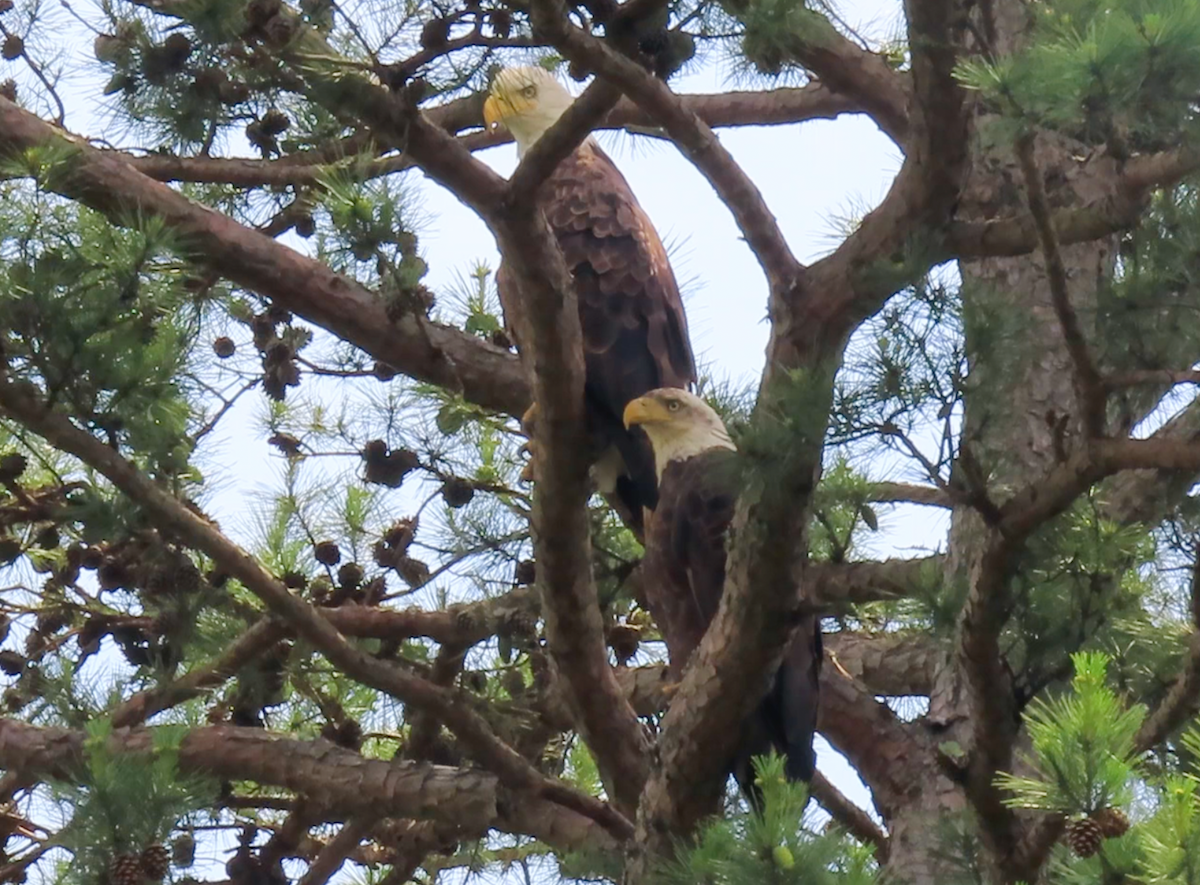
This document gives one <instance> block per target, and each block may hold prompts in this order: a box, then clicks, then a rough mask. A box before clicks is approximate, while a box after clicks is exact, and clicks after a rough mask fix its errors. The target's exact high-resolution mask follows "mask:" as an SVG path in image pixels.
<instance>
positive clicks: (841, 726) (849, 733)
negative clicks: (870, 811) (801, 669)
mask: <svg viewBox="0 0 1200 885" xmlns="http://www.w3.org/2000/svg"><path fill="white" fill-rule="evenodd" d="M827 663H828V662H827ZM817 727H818V729H819V730H820V732H821V734H822V735H823V736H824V737H825V739H826V740H828V741H829V743H830V744H831V745H833V747H834V748H835V749H836V750H838V752H840V753H842V754H843V755H845V757H846V758H847V759H849V760H850V763H851V764H852V765H853V766H854V768H855V770H856V771H857V772H858V773H859V775H860V776H861V777H862V779H863V781H865V782H866V784H867V786H868V787H870V788H871V793H872V795H873V797H874V799H875V803H876V805H877V806H878V808H879V809H880V811H881V812H882V813H883V816H884V818H885V819H888V818H891V817H893V816H894V815H896V814H898V813H902V811H903V808H904V804H905V802H906V801H907V798H908V795H909V790H910V787H911V784H910V782H909V774H908V772H910V771H912V770H919V767H918V768H915V769H914V766H920V765H921V761H922V760H923V758H924V756H925V754H927V753H928V752H929V747H928V746H927V745H926V742H925V741H923V740H921V736H920V732H919V731H918V726H916V725H910V724H905V723H903V722H901V721H900V719H899V718H897V716H896V714H895V713H893V712H892V711H891V710H890V709H888V707H887V705H886V704H882V703H880V702H879V701H877V700H875V698H874V697H873V695H872V694H871V692H870V691H869V690H867V689H866V688H865V687H864V686H862V685H859V684H858V683H856V682H855V681H854V680H852V679H848V678H847V677H846V676H845V675H843V674H842V673H841V672H839V671H838V668H836V667H832V666H826V667H824V668H823V669H822V671H821V706H820V710H819V717H818V722H817Z"/></svg>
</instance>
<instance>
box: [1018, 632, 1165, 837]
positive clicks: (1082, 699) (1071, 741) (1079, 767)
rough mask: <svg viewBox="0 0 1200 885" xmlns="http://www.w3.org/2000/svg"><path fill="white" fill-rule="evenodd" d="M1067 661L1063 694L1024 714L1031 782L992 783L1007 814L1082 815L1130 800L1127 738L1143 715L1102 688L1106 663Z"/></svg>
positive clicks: (1082, 656) (1131, 759) (1085, 658)
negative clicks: (1070, 670) (1002, 795)
mask: <svg viewBox="0 0 1200 885" xmlns="http://www.w3.org/2000/svg"><path fill="white" fill-rule="evenodd" d="M1071 661H1072V663H1073V664H1074V665H1075V677H1074V679H1073V680H1072V681H1071V691H1070V692H1069V693H1063V694H1061V695H1059V696H1057V697H1052V698H1050V699H1048V700H1043V699H1041V698H1039V699H1037V700H1035V701H1034V702H1033V703H1032V704H1031V705H1030V707H1029V709H1028V711H1027V712H1026V714H1025V725H1026V728H1027V729H1028V732H1029V738H1030V742H1031V743H1032V745H1033V752H1032V753H1031V754H1029V755H1028V756H1026V758H1025V762H1027V763H1028V764H1029V765H1030V766H1031V767H1032V768H1033V769H1034V770H1036V771H1037V773H1038V774H1037V776H1036V777H1024V776H1015V775H1012V774H1008V773H1001V774H1000V775H999V776H998V777H997V779H996V783H997V786H999V787H1000V788H1001V789H1002V790H1004V791H1006V792H1007V793H1009V794H1010V796H1009V798H1008V799H1006V800H1005V801H1006V803H1007V804H1008V805H1010V806H1012V807H1014V808H1036V809H1040V810H1042V811H1057V812H1061V813H1064V814H1068V815H1074V814H1084V815H1086V814H1091V813H1093V812H1096V811H1099V810H1102V809H1105V808H1109V807H1113V806H1121V805H1125V804H1127V803H1128V802H1129V800H1130V799H1131V789H1132V782H1133V779H1134V777H1135V776H1136V775H1137V773H1138V764H1137V760H1136V758H1135V755H1134V752H1133V751H1134V737H1135V736H1136V734H1137V731H1138V729H1139V728H1140V727H1141V724H1142V722H1143V720H1144V719H1145V716H1146V710H1145V708H1144V707H1142V706H1140V705H1135V706H1132V707H1128V708H1127V707H1126V706H1125V704H1123V703H1122V702H1121V700H1120V698H1118V697H1117V695H1116V693H1115V692H1114V691H1113V690H1112V689H1111V688H1110V687H1109V685H1108V683H1107V681H1106V675H1107V670H1108V657H1107V656H1106V655H1104V654H1102V653H1099V652H1079V653H1077V654H1074V655H1072V656H1071Z"/></svg>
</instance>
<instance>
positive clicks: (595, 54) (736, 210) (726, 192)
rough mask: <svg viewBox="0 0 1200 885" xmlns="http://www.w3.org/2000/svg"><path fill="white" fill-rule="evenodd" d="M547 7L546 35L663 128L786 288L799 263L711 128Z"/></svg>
mask: <svg viewBox="0 0 1200 885" xmlns="http://www.w3.org/2000/svg"><path fill="white" fill-rule="evenodd" d="M549 5H550V6H551V7H552V8H553V9H554V14H550V15H546V16H545V17H544V19H543V21H542V27H543V29H544V30H545V36H546V38H547V39H548V40H549V41H550V42H551V43H552V44H553V45H554V47H555V48H556V49H558V50H559V51H560V52H561V53H562V54H563V55H564V56H566V57H567V58H569V59H571V60H572V61H574V62H576V63H578V64H580V65H582V66H583V67H585V68H586V69H588V70H591V71H594V72H595V73H596V74H597V75H599V76H600V77H602V78H604V79H606V80H609V81H611V82H612V83H615V84H616V85H617V86H619V87H620V88H621V91H622V92H624V93H625V94H626V95H628V96H629V97H630V98H631V99H633V101H634V102H635V103H637V105H638V106H639V107H641V108H642V109H643V110H644V111H645V112H646V113H647V114H648V115H649V116H650V117H651V118H652V119H653V120H654V121H655V122H656V123H657V124H658V125H661V126H662V127H663V128H664V129H665V130H666V131H667V133H668V134H669V135H670V136H671V138H672V140H674V142H675V143H676V144H677V145H678V146H679V149H680V150H681V151H682V152H683V154H684V156H685V157H687V159H688V160H690V161H691V162H692V163H693V164H694V165H695V166H696V168H697V170H699V172H700V174H702V175H703V176H704V177H705V178H706V179H708V182H709V184H711V185H712V186H713V189H714V190H715V191H716V192H717V195H718V196H720V198H721V200H722V202H724V203H725V205H726V206H727V207H728V208H729V211H730V212H731V213H732V214H733V217H734V220H735V221H736V222H737V225H738V228H739V229H740V230H741V232H742V236H743V237H745V239H746V242H747V244H748V245H749V246H750V249H751V251H753V252H754V255H755V257H756V258H757V259H758V262H759V264H760V265H761V266H762V268H763V272H764V273H765V274H766V276H767V280H768V282H769V283H770V285H771V287H772V289H783V288H790V287H791V286H792V285H793V284H794V283H795V280H796V278H797V276H798V275H799V273H800V271H801V269H802V266H801V264H800V262H799V261H797V260H796V257H795V256H794V255H793V254H792V251H791V248H790V247H789V246H788V244H787V240H786V239H785V238H784V236H783V233H782V231H780V229H779V225H778V222H776V220H775V216H774V215H772V214H771V211H770V210H769V209H768V208H767V205H766V203H765V201H764V200H763V196H762V194H761V193H760V192H759V190H758V188H757V187H756V186H755V184H754V182H753V181H751V180H750V177H749V176H748V175H746V173H745V172H744V171H742V168H741V167H740V166H739V165H738V164H737V162H736V161H735V160H734V159H733V157H732V156H731V155H730V153H729V152H728V151H727V150H726V149H725V148H724V147H723V146H722V145H721V142H720V140H719V139H718V138H717V136H716V135H715V134H714V133H713V131H712V129H710V128H709V127H708V125H707V124H706V123H705V122H704V121H703V120H701V119H700V118H699V117H698V116H697V115H696V113H695V112H694V111H692V110H690V109H689V108H688V107H687V106H686V105H685V104H684V103H683V102H682V101H681V100H680V97H679V96H678V95H676V94H675V93H673V92H672V91H671V90H670V88H669V87H668V86H667V84H666V83H664V82H663V81H662V80H659V79H658V78H657V77H655V76H653V75H652V74H651V73H650V72H648V71H646V70H645V69H644V68H642V67H640V66H639V65H638V64H637V63H636V62H634V61H632V60H631V59H629V58H626V57H624V56H622V55H620V54H619V53H618V52H616V51H615V50H613V49H612V48H610V47H609V46H607V45H605V43H604V41H602V40H600V39H598V38H596V37H593V36H591V35H590V34H587V33H585V32H583V31H582V30H580V29H578V28H576V27H573V26H572V25H571V24H570V23H569V22H568V21H567V18H566V16H565V15H564V14H563V13H562V11H561V2H551V3H550V4H549Z"/></svg>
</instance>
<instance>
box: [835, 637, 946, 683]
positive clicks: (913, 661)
mask: <svg viewBox="0 0 1200 885" xmlns="http://www.w3.org/2000/svg"><path fill="white" fill-rule="evenodd" d="M825 654H826V657H828V658H829V660H830V661H831V662H833V664H834V666H835V667H837V668H840V669H841V670H843V671H845V673H848V674H849V675H850V676H852V677H854V679H856V680H857V681H859V682H861V683H862V684H863V685H864V686H865V687H866V689H867V690H868V691H870V692H871V694H873V695H890V696H893V697H896V696H903V695H928V694H929V693H930V691H932V689H933V678H934V670H935V668H936V667H937V664H938V659H939V658H940V657H941V655H942V647H941V644H940V643H938V642H935V641H934V640H933V638H932V637H930V636H929V635H927V634H924V633H920V634H912V633H874V634H872V633H850V632H843V633H829V634H826V636H825Z"/></svg>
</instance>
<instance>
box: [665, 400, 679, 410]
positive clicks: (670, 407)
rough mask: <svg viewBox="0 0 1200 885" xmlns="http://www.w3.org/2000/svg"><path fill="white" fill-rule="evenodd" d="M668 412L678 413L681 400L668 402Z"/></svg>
mask: <svg viewBox="0 0 1200 885" xmlns="http://www.w3.org/2000/svg"><path fill="white" fill-rule="evenodd" d="M667 411H668V412H678V411H679V400H677V399H669V400H667Z"/></svg>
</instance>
